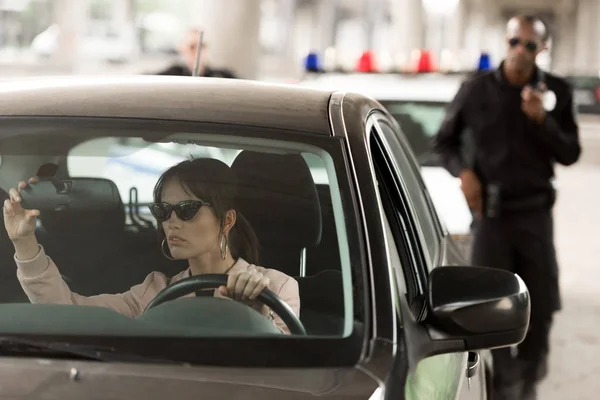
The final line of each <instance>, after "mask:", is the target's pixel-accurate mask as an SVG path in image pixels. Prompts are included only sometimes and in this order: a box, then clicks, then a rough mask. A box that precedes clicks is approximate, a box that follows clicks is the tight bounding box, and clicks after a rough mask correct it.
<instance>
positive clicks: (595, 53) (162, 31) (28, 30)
mask: <svg viewBox="0 0 600 400" xmlns="http://www.w3.org/2000/svg"><path fill="white" fill-rule="evenodd" d="M599 3H600V1H599V0H498V1H495V0H193V1H190V0H187V1H186V0H0V74H2V75H4V76H12V75H31V74H35V75H39V74H45V75H46V74H55V73H56V74H58V73H106V72H113V71H114V72H123V71H128V72H136V71H137V72H142V71H146V72H147V71H152V70H153V69H156V68H160V67H162V66H164V65H167V64H169V63H171V62H173V60H174V59H176V57H177V52H176V51H177V45H178V42H179V40H180V38H181V36H182V33H183V32H184V30H185V29H186V28H188V27H190V26H198V27H201V28H202V29H204V30H205V32H206V35H205V39H206V42H207V43H208V45H209V46H208V48H207V54H206V56H207V58H208V60H209V62H210V64H211V65H214V66H218V67H225V68H229V69H231V70H233V71H234V72H235V73H236V74H238V75H239V76H241V77H245V78H261V79H275V80H294V79H297V78H298V77H299V76H301V74H302V73H303V62H304V61H303V60H304V59H305V57H306V56H307V54H308V53H310V52H314V53H317V54H319V55H320V60H321V61H320V62H321V63H323V67H328V68H335V67H338V68H345V69H352V68H354V67H355V65H356V63H357V60H358V59H359V57H360V54H361V53H362V52H364V51H365V50H370V51H372V52H373V54H375V55H376V59H377V67H378V69H380V70H385V69H398V68H402V66H406V65H408V64H409V63H410V61H411V60H412V58H411V57H414V53H415V50H418V49H428V50H430V51H431V52H432V55H433V56H434V61H435V63H436V65H438V66H444V67H445V68H448V69H452V68H454V69H468V68H474V67H475V65H476V63H477V59H478V57H479V55H480V54H481V53H482V52H487V53H488V54H489V55H490V58H491V61H492V65H496V64H497V63H498V62H499V61H500V60H501V58H502V55H503V52H504V44H503V41H502V38H503V35H504V25H505V23H506V21H507V19H508V18H509V16H511V15H513V14H514V13H517V12H534V13H536V14H537V15H539V16H541V17H542V18H543V19H544V21H545V22H546V24H547V25H548V27H549V28H550V30H551V34H552V40H551V42H550V43H551V46H550V48H549V51H548V52H546V53H545V54H543V56H541V57H540V60H539V62H540V64H543V65H544V66H545V67H547V68H551V69H553V70H556V71H559V72H562V73H579V74H587V75H590V74H591V75H594V76H595V75H598V68H599V67H600V43H599V42H600V41H598V40H597V39H598V38H599V37H600V24H598V23H597V21H598V19H599V18H598V17H600V6H599Z"/></svg>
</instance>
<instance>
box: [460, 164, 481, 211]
mask: <svg viewBox="0 0 600 400" xmlns="http://www.w3.org/2000/svg"><path fill="white" fill-rule="evenodd" d="M459 177H460V188H461V190H462V192H463V193H464V195H465V199H466V200H467V204H468V205H469V207H470V208H471V209H472V210H473V211H474V212H475V215H476V216H477V218H481V215H482V213H483V199H482V197H483V195H482V190H481V182H479V178H477V175H475V172H473V170H471V169H466V170H464V171H462V172H461V173H460V176H459Z"/></svg>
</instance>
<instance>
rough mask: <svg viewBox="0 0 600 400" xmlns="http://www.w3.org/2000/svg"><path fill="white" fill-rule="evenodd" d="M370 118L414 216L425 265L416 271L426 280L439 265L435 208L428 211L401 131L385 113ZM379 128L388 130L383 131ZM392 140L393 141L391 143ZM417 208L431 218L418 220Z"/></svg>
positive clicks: (425, 193) (419, 177)
mask: <svg viewBox="0 0 600 400" xmlns="http://www.w3.org/2000/svg"><path fill="white" fill-rule="evenodd" d="M372 117H373V118H374V120H375V128H376V130H377V131H378V132H379V134H380V135H381V138H382V140H383V144H384V148H385V151H386V153H387V155H388V157H390V159H391V162H392V165H394V171H393V173H394V175H396V179H398V180H399V182H401V184H400V186H399V190H400V191H402V192H403V195H404V196H405V197H406V198H407V204H408V205H409V207H410V215H409V217H410V218H413V217H414V218H415V219H416V220H415V226H416V231H417V234H418V237H419V238H420V241H419V243H420V247H421V251H422V252H421V255H422V256H423V257H424V262H425V264H426V270H425V271H422V270H420V273H421V275H422V276H423V278H425V279H427V277H428V275H429V272H430V271H431V270H432V269H433V268H435V267H436V266H437V265H438V264H439V262H440V259H441V258H442V244H441V233H440V221H439V219H438V218H437V214H436V213H435V211H434V210H435V209H433V210H432V202H431V199H429V198H428V197H429V196H428V195H427V194H428V192H427V188H426V186H425V184H424V182H423V180H422V177H421V173H420V171H419V169H418V168H417V167H416V165H417V164H416V160H415V159H414V154H413V152H412V151H411V150H410V146H408V145H407V144H406V143H403V139H404V136H403V134H401V133H400V132H398V131H397V130H395V129H394V128H393V127H392V124H390V122H389V120H388V119H387V118H386V116H385V115H383V114H379V113H376V114H374V115H373V116H372ZM383 128H387V129H389V132H387V133H386V132H385V130H384V129H383ZM394 141H395V142H397V143H392V142H394ZM393 145H397V146H398V147H399V149H400V152H399V154H395V153H398V152H394V149H393V148H392V147H393ZM397 157H402V160H401V161H400V162H402V164H405V165H408V168H409V169H410V171H408V173H410V174H412V176H407V174H406V173H403V172H402V170H400V168H401V165H399V164H398V161H395V160H396V158H397ZM413 178H414V179H413ZM408 179H410V180H412V181H414V182H413V183H412V184H411V183H407V180H408ZM408 185H410V187H418V188H419V190H420V192H421V194H422V196H423V198H424V199H423V200H424V204H423V207H421V206H420V203H423V202H421V201H420V200H419V199H418V198H417V199H415V195H414V194H411V191H410V190H409V189H410V187H409V186H408ZM417 196H419V195H417ZM417 207H419V209H420V211H422V213H423V214H425V215H427V216H428V217H429V218H430V219H431V221H422V217H421V215H422V214H421V213H420V212H419V211H417ZM429 223H431V224H432V226H430V227H429V228H425V227H424V226H423V225H424V224H429ZM425 229H428V231H430V232H431V233H432V236H431V237H427V236H428V235H426V233H425ZM431 245H433V246H435V248H434V249H433V252H430V250H429V248H430V246H431Z"/></svg>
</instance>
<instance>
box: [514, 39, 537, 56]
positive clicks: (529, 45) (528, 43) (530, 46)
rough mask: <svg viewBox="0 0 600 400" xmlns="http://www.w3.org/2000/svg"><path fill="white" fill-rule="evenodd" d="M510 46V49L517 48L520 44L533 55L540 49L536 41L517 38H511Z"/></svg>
mask: <svg viewBox="0 0 600 400" xmlns="http://www.w3.org/2000/svg"><path fill="white" fill-rule="evenodd" d="M508 44H509V45H510V47H517V46H518V45H519V44H523V46H525V48H526V49H527V51H529V52H531V53H534V52H535V51H536V50H537V48H538V45H537V43H536V42H535V41H534V40H521V39H519V38H517V37H514V38H510V40H509V41H508Z"/></svg>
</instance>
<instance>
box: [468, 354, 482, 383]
mask: <svg viewBox="0 0 600 400" xmlns="http://www.w3.org/2000/svg"><path fill="white" fill-rule="evenodd" d="M479 361H480V359H479V353H477V352H474V351H470V352H469V356H468V360H467V378H469V379H471V378H473V377H474V376H475V375H477V371H478V370H479V364H480V362H479Z"/></svg>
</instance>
